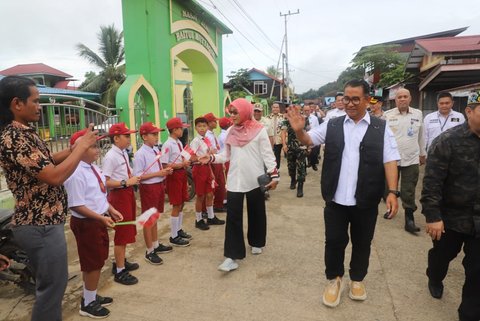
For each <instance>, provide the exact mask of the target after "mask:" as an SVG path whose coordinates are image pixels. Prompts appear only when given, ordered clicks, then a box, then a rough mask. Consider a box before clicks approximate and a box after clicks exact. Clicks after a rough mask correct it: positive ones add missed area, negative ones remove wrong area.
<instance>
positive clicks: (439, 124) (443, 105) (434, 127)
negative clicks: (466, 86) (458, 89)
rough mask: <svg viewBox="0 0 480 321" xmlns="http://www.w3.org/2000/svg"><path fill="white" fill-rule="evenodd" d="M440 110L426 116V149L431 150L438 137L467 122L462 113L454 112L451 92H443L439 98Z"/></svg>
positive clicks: (424, 125)
mask: <svg viewBox="0 0 480 321" xmlns="http://www.w3.org/2000/svg"><path fill="white" fill-rule="evenodd" d="M437 107H438V110H437V111H434V112H433V113H430V114H428V115H427V116H425V119H424V120H423V130H424V131H425V143H426V149H427V151H428V149H429V148H430V146H431V145H432V142H433V140H434V139H435V138H437V136H438V135H440V134H441V133H443V132H444V131H446V130H447V129H449V128H452V127H455V126H458V125H460V124H463V123H464V122H465V117H464V116H463V114H462V113H459V112H456V111H454V110H452V108H453V97H452V95H451V94H450V93H449V92H441V93H439V94H438V96H437Z"/></svg>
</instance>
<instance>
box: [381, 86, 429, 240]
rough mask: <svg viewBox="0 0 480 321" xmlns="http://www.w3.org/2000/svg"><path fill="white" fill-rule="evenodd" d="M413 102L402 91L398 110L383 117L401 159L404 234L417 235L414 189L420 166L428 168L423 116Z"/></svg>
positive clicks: (399, 166)
mask: <svg viewBox="0 0 480 321" xmlns="http://www.w3.org/2000/svg"><path fill="white" fill-rule="evenodd" d="M411 101H412V97H411V95H410V91H408V89H405V88H402V89H400V90H399V91H397V94H396V95H395V104H396V107H395V108H393V109H390V110H388V111H386V112H385V113H384V117H385V120H386V121H387V125H388V126H389V127H390V129H391V130H392V132H393V134H394V135H395V139H396V141H397V144H398V150H399V151H400V156H401V160H400V163H399V164H398V170H399V175H400V179H401V184H400V195H401V198H402V206H403V209H404V210H405V231H407V232H409V233H412V234H416V233H417V232H419V231H420V228H418V227H417V226H415V220H414V218H413V213H414V212H415V211H416V209H417V205H416V204H415V188H416V186H417V182H418V174H419V165H423V164H425V157H426V150H425V139H424V131H423V120H422V112H421V111H420V110H418V109H415V108H412V107H410V102H411Z"/></svg>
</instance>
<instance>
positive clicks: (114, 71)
mask: <svg viewBox="0 0 480 321" xmlns="http://www.w3.org/2000/svg"><path fill="white" fill-rule="evenodd" d="M97 36H98V41H99V45H100V47H99V54H96V53H95V52H94V51H93V50H91V49H90V48H88V47H87V46H85V45H84V44H82V43H79V44H77V46H76V48H77V50H78V54H79V56H80V57H83V58H85V59H86V60H88V61H89V62H90V63H92V64H93V65H95V66H96V67H98V68H100V69H101V71H100V72H99V74H98V75H97V74H94V75H92V74H90V75H89V77H87V79H86V80H85V81H84V82H83V83H82V84H81V85H80V89H82V90H87V91H92V92H97V93H100V94H101V95H102V104H104V105H105V106H107V107H114V106H115V95H116V94H117V90H118V88H119V87H120V85H121V84H122V83H123V81H124V80H125V63H124V60H125V49H124V47H123V43H122V41H123V31H118V30H117V29H115V26H114V25H113V24H112V25H110V26H101V27H100V32H99V33H98V34H97Z"/></svg>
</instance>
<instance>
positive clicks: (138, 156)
mask: <svg viewBox="0 0 480 321" xmlns="http://www.w3.org/2000/svg"><path fill="white" fill-rule="evenodd" d="M159 153H160V151H159V149H158V147H157V146H153V147H150V146H148V145H145V144H143V145H142V146H141V147H140V148H139V149H138V150H137V152H136V153H135V158H134V159H133V175H135V176H141V175H142V174H143V171H145V170H146V169H147V167H148V166H150V165H151V164H152V163H153V165H152V167H150V169H149V170H148V171H147V172H146V173H145V174H152V173H156V172H158V171H160V170H161V167H160V160H158V161H155V157H157V155H158V154H159ZM164 180H165V177H164V176H161V177H158V176H157V177H152V178H149V179H146V180H142V184H156V183H160V182H163V181H164Z"/></svg>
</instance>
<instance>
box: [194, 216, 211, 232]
mask: <svg viewBox="0 0 480 321" xmlns="http://www.w3.org/2000/svg"><path fill="white" fill-rule="evenodd" d="M195 227H196V228H198V229H200V230H202V231H206V230H209V229H210V227H209V226H208V225H207V223H205V221H204V220H203V219H201V220H200V221H198V222H197V221H195Z"/></svg>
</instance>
